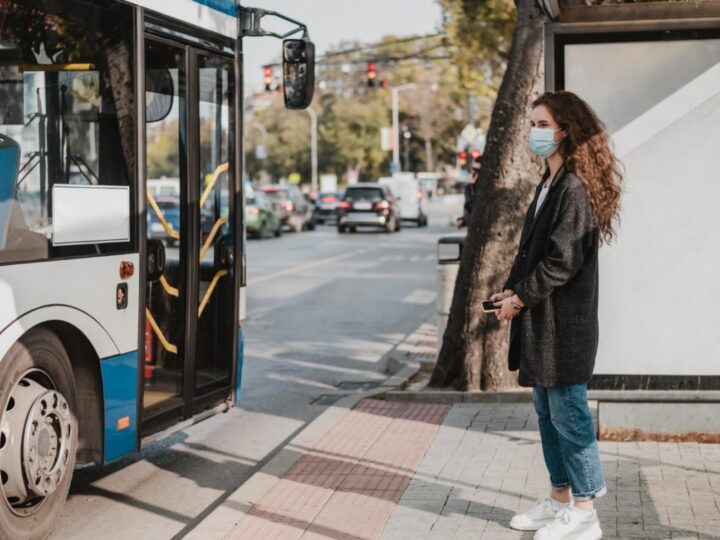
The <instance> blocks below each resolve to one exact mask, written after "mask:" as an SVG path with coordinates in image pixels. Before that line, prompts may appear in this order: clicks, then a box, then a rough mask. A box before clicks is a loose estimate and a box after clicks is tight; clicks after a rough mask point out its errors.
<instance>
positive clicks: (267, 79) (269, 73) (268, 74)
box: [263, 66, 273, 92]
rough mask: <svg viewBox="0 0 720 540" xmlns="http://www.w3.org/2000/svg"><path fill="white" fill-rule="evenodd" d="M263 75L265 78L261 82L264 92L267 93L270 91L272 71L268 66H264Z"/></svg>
mask: <svg viewBox="0 0 720 540" xmlns="http://www.w3.org/2000/svg"><path fill="white" fill-rule="evenodd" d="M263 73H264V75H265V78H264V80H263V82H264V83H265V91H266V92H269V91H270V90H271V86H272V74H273V70H272V68H271V67H270V66H265V67H264V68H263Z"/></svg>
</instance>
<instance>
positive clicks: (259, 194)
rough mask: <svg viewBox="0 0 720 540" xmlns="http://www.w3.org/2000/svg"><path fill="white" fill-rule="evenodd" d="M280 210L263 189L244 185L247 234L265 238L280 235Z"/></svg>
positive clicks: (281, 224) (281, 225)
mask: <svg viewBox="0 0 720 540" xmlns="http://www.w3.org/2000/svg"><path fill="white" fill-rule="evenodd" d="M282 227H283V223H282V212H281V210H280V208H279V207H278V206H277V205H276V204H275V203H273V202H272V201H271V200H270V199H269V198H268V197H267V196H266V195H265V193H264V192H263V191H261V190H257V189H253V188H252V186H245V230H246V231H247V233H248V235H253V236H255V237H257V238H267V237H268V236H270V235H274V236H280V235H282Z"/></svg>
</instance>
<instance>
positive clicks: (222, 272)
mask: <svg viewBox="0 0 720 540" xmlns="http://www.w3.org/2000/svg"><path fill="white" fill-rule="evenodd" d="M227 275H228V271H227V270H225V269H223V270H218V271H217V273H216V274H215V276H213V278H212V281H211V282H210V285H209V286H208V288H207V291H205V295H204V296H203V299H202V302H200V307H199V308H198V317H200V316H201V315H202V314H203V311H205V306H206V305H207V303H208V302H209V301H210V297H211V296H212V293H213V291H214V290H215V286H216V285H217V282H218V281H220V278H221V277H224V276H227Z"/></svg>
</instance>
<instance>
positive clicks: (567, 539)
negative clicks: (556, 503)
mask: <svg viewBox="0 0 720 540" xmlns="http://www.w3.org/2000/svg"><path fill="white" fill-rule="evenodd" d="M600 538H602V530H601V529H600V520H598V515H597V512H596V511H595V510H593V511H592V512H585V511H583V510H578V509H577V508H576V507H574V506H569V507H568V508H563V509H562V510H560V511H559V512H558V513H557V514H556V515H555V519H554V520H553V522H552V523H550V524H548V525H546V526H545V527H543V528H542V529H540V530H539V531H538V532H536V533H535V536H534V539H535V540H600Z"/></svg>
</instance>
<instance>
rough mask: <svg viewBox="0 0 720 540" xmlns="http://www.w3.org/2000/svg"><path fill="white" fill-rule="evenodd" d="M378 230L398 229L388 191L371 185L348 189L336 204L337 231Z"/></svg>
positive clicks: (353, 186)
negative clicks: (361, 227) (377, 228)
mask: <svg viewBox="0 0 720 540" xmlns="http://www.w3.org/2000/svg"><path fill="white" fill-rule="evenodd" d="M359 226H363V227H364V226H368V227H382V228H383V229H385V232H388V233H391V232H396V231H399V230H400V212H399V208H398V205H397V201H396V200H395V196H394V195H393V193H392V191H390V188H388V187H387V186H382V185H380V184H375V183H361V184H354V185H352V186H349V187H348V188H347V190H345V195H344V196H343V198H342V200H341V201H340V203H339V204H338V226H337V227H338V232H340V233H344V232H345V231H347V230H348V229H349V230H350V231H351V232H355V230H356V227H359Z"/></svg>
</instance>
